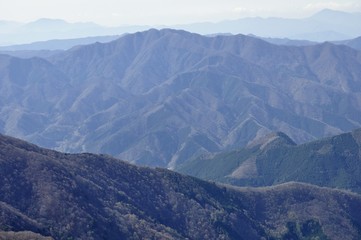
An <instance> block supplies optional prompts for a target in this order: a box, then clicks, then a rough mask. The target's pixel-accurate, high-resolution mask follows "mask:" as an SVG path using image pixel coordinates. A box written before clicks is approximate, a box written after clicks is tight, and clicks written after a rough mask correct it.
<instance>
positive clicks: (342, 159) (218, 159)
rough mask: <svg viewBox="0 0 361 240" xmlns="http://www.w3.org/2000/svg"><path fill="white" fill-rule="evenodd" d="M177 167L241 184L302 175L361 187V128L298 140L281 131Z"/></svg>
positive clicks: (298, 178)
mask: <svg viewBox="0 0 361 240" xmlns="http://www.w3.org/2000/svg"><path fill="white" fill-rule="evenodd" d="M176 170H177V171H179V172H181V173H186V174H189V175H192V176H196V177H200V178H203V179H206V180H213V181H218V182H223V183H230V184H234V185H239V186H245V185H246V186H270V185H274V184H280V183H284V182H289V181H298V182H305V183H311V184H316V185H319V186H328V187H333V188H343V189H348V190H352V191H355V192H357V193H361V129H358V130H355V131H353V132H352V133H345V134H341V135H337V136H334V137H330V138H325V139H322V140H318V141H314V142H310V143H306V144H302V145H296V144H295V143H294V142H292V140H290V138H289V137H287V136H286V135H284V134H282V133H277V134H271V135H269V136H268V137H265V138H261V140H259V141H258V142H254V143H253V144H251V145H250V146H248V147H245V148H241V149H239V150H234V151H229V152H223V153H220V154H217V155H215V156H208V157H207V156H202V157H199V158H197V159H194V160H192V161H189V162H186V163H184V164H183V165H182V166H179V167H178V168H177V169H176Z"/></svg>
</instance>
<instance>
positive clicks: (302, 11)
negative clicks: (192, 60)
mask: <svg viewBox="0 0 361 240" xmlns="http://www.w3.org/2000/svg"><path fill="white" fill-rule="evenodd" d="M324 8H330V9H334V10H342V11H346V12H361V0H333V1H323V0H314V1H311V0H277V1H271V0H129V1H125V0H0V20H11V21H19V22H30V21H34V20H36V19H39V18H55V19H64V20H66V21H68V22H95V23H98V24H100V25H105V26H118V25H171V24H183V23H193V22H203V21H211V22H217V21H221V20H227V19H237V18H242V17H254V16H259V17H287V18H301V17H307V16H310V15H312V14H313V13H315V12H317V11H319V10H321V9H324Z"/></svg>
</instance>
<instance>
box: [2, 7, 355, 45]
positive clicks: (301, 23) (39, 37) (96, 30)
mask: <svg viewBox="0 0 361 240" xmlns="http://www.w3.org/2000/svg"><path fill="white" fill-rule="evenodd" d="M357 22H361V13H359V12H357V13H346V12H341V11H335V10H330V9H324V10H322V11H320V12H318V13H316V14H314V15H312V16H310V17H306V18H300V19H286V18H260V17H254V18H240V19H236V20H228V21H222V22H217V23H211V22H206V23H193V24H186V25H174V26H131V25H130V26H127V25H123V26H119V27H104V26H100V25H97V24H95V23H91V22H86V23H81V22H78V23H68V22H66V21H64V20H60V19H38V20H36V21H34V22H30V23H16V22H9V21H0V39H1V40H0V46H10V45H15V44H26V43H32V42H37V41H47V40H52V39H69V38H70V39H72V38H84V37H91V36H103V35H122V34H125V33H134V32H137V31H144V30H147V29H149V28H157V29H161V28H174V29H181V30H186V31H190V32H195V33H199V34H215V33H232V34H254V35H257V36H260V37H265V38H270V37H271V38H290V39H301V40H309V41H316V42H324V41H339V40H345V39H353V38H356V37H359V36H361V30H360V28H359V27H358V25H357V24H350V23H357Z"/></svg>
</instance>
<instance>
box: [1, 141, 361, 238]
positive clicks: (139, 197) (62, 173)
mask: <svg viewBox="0 0 361 240" xmlns="http://www.w3.org/2000/svg"><path fill="white" fill-rule="evenodd" d="M360 215H361V197H360V196H359V195H357V194H353V193H350V192H346V191H341V190H334V189H328V188H320V187H316V186H312V185H307V184H301V183H287V184H283V185H279V186H275V187H268V188H260V189H253V188H235V187H229V186H224V185H218V184H215V183H211V182H205V181H202V180H199V179H196V178H193V177H188V176H184V175H181V174H178V173H175V172H171V171H169V170H165V169H159V168H158V169H151V168H145V167H139V166H133V165H130V164H128V163H126V162H123V161H121V160H118V159H114V158H111V157H109V156H106V155H94V154H89V153H83V154H64V153H60V152H56V151H52V150H47V149H44V148H39V147H37V146H35V145H33V144H29V143H27V142H24V141H21V140H18V139H15V138H11V137H7V136H3V135H0V216H1V217H0V239H12V240H14V239H15V240H16V239H30V238H31V239H39V240H42V239H109V240H112V239H145V238H147V239H341V238H342V239H345V240H347V239H358V238H360V237H361V220H360V217H359V216H360Z"/></svg>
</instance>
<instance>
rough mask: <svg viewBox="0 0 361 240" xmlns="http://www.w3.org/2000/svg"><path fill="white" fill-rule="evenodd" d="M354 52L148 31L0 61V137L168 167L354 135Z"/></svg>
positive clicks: (358, 94) (357, 112) (357, 90)
mask: <svg viewBox="0 0 361 240" xmlns="http://www.w3.org/2000/svg"><path fill="white" fill-rule="evenodd" d="M360 79H361V52H359V51H356V50H354V49H351V48H349V47H346V46H343V45H342V46H341V45H334V44H331V43H323V44H317V45H312V46H304V47H295V46H278V45H273V44H270V43H267V42H265V41H263V40H260V39H257V38H253V37H249V36H244V35H235V36H214V37H207V36H201V35H198V34H193V33H189V32H185V31H177V30H170V29H164V30H160V31H159V30H154V29H152V30H149V31H145V32H138V33H136V34H129V35H126V36H124V37H122V38H120V39H118V40H115V41H112V42H110V43H103V44H102V43H95V44H91V45H86V46H79V47H75V48H72V49H70V50H68V51H64V52H61V53H59V54H56V55H54V56H52V57H50V58H47V59H42V58H30V59H19V58H16V57H10V56H6V55H0V80H1V85H0V92H1V96H2V98H1V100H0V131H1V132H3V133H6V134H9V135H13V136H17V137H21V138H24V139H27V140H29V141H31V142H34V143H36V144H39V145H41V146H44V147H48V148H53V149H58V150H61V151H67V152H83V151H87V152H89V151H90V152H95V153H106V154H110V155H113V156H118V157H121V158H123V159H127V160H129V161H131V162H134V163H138V164H143V165H148V166H163V167H169V168H174V167H175V166H176V165H179V164H181V163H182V162H183V161H185V160H187V159H190V158H193V157H197V156H199V155H200V154H203V153H210V152H218V151H221V150H225V149H232V148H238V147H241V146H245V145H247V144H248V143H249V142H250V141H253V140H254V139H257V138H259V137H261V136H263V135H265V134H267V133H270V132H274V131H282V132H284V133H286V134H287V135H289V136H290V137H291V138H292V139H294V141H295V142H297V143H303V142H307V141H310V140H314V139H319V138H320V137H325V136H331V135H335V134H339V133H342V132H346V131H351V130H352V129H355V128H359V127H361V118H360V116H361V106H360V104H361V103H360V102H361V101H360V99H361V81H360Z"/></svg>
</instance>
